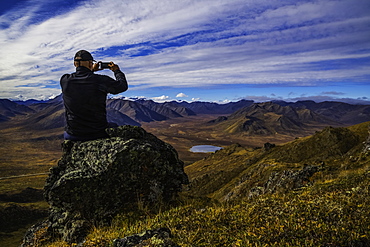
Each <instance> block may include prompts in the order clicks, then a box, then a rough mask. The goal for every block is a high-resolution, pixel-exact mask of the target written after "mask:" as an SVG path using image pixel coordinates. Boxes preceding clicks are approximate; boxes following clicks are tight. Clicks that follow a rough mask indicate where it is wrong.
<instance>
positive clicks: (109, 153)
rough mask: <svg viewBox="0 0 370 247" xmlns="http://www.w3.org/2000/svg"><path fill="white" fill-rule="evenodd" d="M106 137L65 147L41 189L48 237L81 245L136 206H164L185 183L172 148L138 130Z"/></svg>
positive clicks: (130, 128)
mask: <svg viewBox="0 0 370 247" xmlns="http://www.w3.org/2000/svg"><path fill="white" fill-rule="evenodd" d="M107 133H108V134H109V135H110V138H107V139H100V140H94V141H88V142H71V141H65V142H64V143H63V156H62V158H61V159H60V160H59V162H58V165H57V166H56V167H53V168H52V169H51V170H50V175H49V177H48V179H47V181H46V185H45V199H46V201H47V202H48V203H49V204H50V210H49V218H48V222H47V223H45V222H43V223H42V224H43V225H44V230H45V227H46V228H47V232H48V233H49V234H50V235H53V236H57V237H61V238H62V239H63V240H65V241H67V242H70V243H72V242H75V243H78V242H81V241H83V239H84V237H85V236H86V234H87V233H88V231H89V230H90V229H91V227H92V226H94V225H101V224H109V223H110V220H111V219H112V218H113V217H114V216H115V215H116V214H118V213H120V212H124V211H128V210H131V209H135V207H137V205H138V204H144V205H148V206H156V205H157V206H158V205H159V204H161V203H167V202H169V201H171V200H172V199H173V198H174V197H176V195H177V193H178V192H180V191H181V189H182V185H183V184H187V183H188V178H187V175H186V174H185V173H184V169H183V162H182V161H181V160H179V159H178V155H177V152H176V150H175V149H174V148H173V147H172V146H171V145H169V144H167V143H165V142H163V141H161V140H159V139H158V138H156V137H155V136H154V135H152V134H149V133H147V132H146V131H145V130H144V129H142V128H141V127H137V126H121V127H118V128H116V129H108V130H107ZM34 235H35V234H34ZM28 239H31V241H28V242H32V238H31V237H28ZM23 246H31V245H30V244H27V243H24V244H23Z"/></svg>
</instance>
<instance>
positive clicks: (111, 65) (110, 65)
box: [108, 62, 119, 72]
mask: <svg viewBox="0 0 370 247" xmlns="http://www.w3.org/2000/svg"><path fill="white" fill-rule="evenodd" d="M108 66H109V69H110V70H111V71H113V72H114V71H116V70H119V67H118V65H117V64H114V63H113V62H110V63H109V64H108Z"/></svg>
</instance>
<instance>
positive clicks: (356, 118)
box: [275, 100, 370, 125]
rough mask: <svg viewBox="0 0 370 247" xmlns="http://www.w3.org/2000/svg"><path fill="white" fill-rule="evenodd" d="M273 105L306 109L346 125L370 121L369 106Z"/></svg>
mask: <svg viewBox="0 0 370 247" xmlns="http://www.w3.org/2000/svg"><path fill="white" fill-rule="evenodd" d="M275 103H276V104H280V105H282V106H292V107H299V108H306V109H309V110H311V111H314V112H316V113H318V114H320V115H322V116H324V117H327V118H329V119H331V120H334V121H337V122H340V123H342V124H347V125H352V124H357V123H362V122H366V121H370V105H352V104H348V103H343V102H335V101H325V102H320V103H316V102H314V101H309V100H308V101H297V102H295V103H287V102H284V101H278V102H275Z"/></svg>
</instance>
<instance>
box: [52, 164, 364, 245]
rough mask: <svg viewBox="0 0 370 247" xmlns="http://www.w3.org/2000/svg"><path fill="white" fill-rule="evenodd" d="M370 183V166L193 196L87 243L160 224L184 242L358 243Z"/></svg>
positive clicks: (125, 219) (96, 233)
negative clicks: (268, 188)
mask: <svg viewBox="0 0 370 247" xmlns="http://www.w3.org/2000/svg"><path fill="white" fill-rule="evenodd" d="M369 188H370V172H369V170H368V168H367V169H362V170H361V171H360V170H357V171H355V172H348V173H347V174H345V175H342V176H339V177H337V178H336V179H334V180H332V181H327V180H326V181H322V182H320V183H316V185H314V186H313V187H306V188H304V189H301V190H298V191H293V192H291V193H288V194H276V195H264V196H260V197H258V198H254V199H244V200H242V201H238V202H234V203H224V204H220V203H213V204H209V203H202V202H201V200H187V201H186V202H183V204H182V205H180V206H177V207H173V208H171V209H167V210H163V211H162V212H159V213H157V214H154V213H151V212H150V211H149V210H145V209H142V210H140V211H138V212H134V213H129V214H124V215H119V216H117V217H116V218H115V220H114V223H113V225H112V226H111V227H105V228H104V227H103V228H95V229H94V230H93V231H92V233H91V234H90V235H89V236H88V238H87V241H86V242H85V243H84V244H83V246H86V247H92V246H112V241H113V240H114V239H115V238H122V237H124V236H128V235H132V234H136V233H140V232H142V231H144V230H147V229H154V228H158V227H168V228H170V229H171V231H172V233H173V240H174V241H175V242H176V243H177V244H179V245H180V246H184V247H187V246H189V247H190V246H324V245H326V246H351V244H352V245H353V246H356V244H359V243H360V242H361V241H369V239H370V218H369V217H368V216H369V215H370V197H369V196H370V194H369ZM47 246H51V247H62V246H69V245H68V244H66V243H64V242H55V243H54V244H52V245H47Z"/></svg>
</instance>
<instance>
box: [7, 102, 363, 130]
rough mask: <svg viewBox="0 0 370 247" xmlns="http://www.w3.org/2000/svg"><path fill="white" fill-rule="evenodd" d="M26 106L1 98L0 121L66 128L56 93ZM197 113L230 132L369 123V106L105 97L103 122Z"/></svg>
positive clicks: (143, 120)
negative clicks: (105, 113) (210, 118)
mask: <svg viewBox="0 0 370 247" xmlns="http://www.w3.org/2000/svg"><path fill="white" fill-rule="evenodd" d="M31 102H32V103H31ZM28 103H31V104H28ZM28 103H27V104H24V105H23V104H18V103H16V102H12V101H9V100H4V99H3V100H0V121H2V122H9V121H12V119H13V118H16V117H20V118H21V119H23V124H24V125H25V126H27V127H30V128H39V129H52V128H61V127H63V126H64V125H65V120H64V111H63V104H62V96H61V95H59V96H58V97H56V98H54V99H52V100H48V101H46V102H43V101H41V102H34V101H29V102H28ZM202 114H213V115H215V116H216V115H218V118H215V119H214V120H212V121H209V122H208V123H207V124H208V125H210V126H214V129H217V130H219V131H223V132H225V133H229V134H236V135H240V134H242V135H274V134H276V133H280V134H289V135H299V134H300V133H302V132H305V131H306V130H307V129H310V128H312V126H323V125H332V126H348V125H353V124H358V123H361V122H365V121H369V120H370V105H351V104H348V103H342V102H321V103H315V102H314V101H297V102H295V103H293V102H285V101H270V102H263V103H255V102H253V101H248V100H240V101H237V102H229V103H227V104H217V103H212V102H191V103H188V102H185V101H181V102H177V101H170V102H164V103H158V102H154V101H152V100H143V99H139V100H124V99H107V118H108V121H111V122H116V123H117V124H119V125H135V126H141V125H142V123H149V122H153V121H166V120H169V119H181V118H183V117H189V116H196V115H202ZM225 114H226V116H225ZM20 124H22V123H20Z"/></svg>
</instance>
